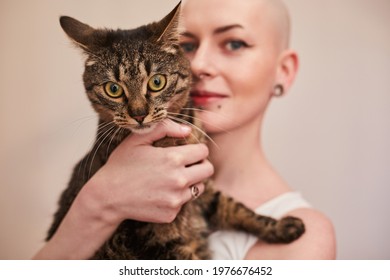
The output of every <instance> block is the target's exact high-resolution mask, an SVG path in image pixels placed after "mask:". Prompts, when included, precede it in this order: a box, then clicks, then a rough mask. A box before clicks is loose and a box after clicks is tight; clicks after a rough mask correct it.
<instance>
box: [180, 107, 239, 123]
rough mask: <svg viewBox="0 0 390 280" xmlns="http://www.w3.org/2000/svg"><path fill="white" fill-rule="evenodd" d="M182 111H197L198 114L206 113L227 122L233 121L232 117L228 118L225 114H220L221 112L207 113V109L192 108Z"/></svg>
mask: <svg viewBox="0 0 390 280" xmlns="http://www.w3.org/2000/svg"><path fill="white" fill-rule="evenodd" d="M182 109H184V110H191V111H197V112H206V113H209V114H214V115H217V116H218V117H221V118H223V119H225V120H226V121H232V118H231V117H229V116H227V115H225V114H222V113H219V112H213V111H207V110H205V109H200V108H191V107H184V108H182Z"/></svg>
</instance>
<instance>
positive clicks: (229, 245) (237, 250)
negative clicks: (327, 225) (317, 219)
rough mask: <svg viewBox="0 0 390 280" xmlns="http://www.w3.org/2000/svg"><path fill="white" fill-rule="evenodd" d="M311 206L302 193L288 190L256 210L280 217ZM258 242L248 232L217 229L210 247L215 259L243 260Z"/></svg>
mask: <svg viewBox="0 0 390 280" xmlns="http://www.w3.org/2000/svg"><path fill="white" fill-rule="evenodd" d="M309 207H310V204H309V203H308V202H307V201H306V200H305V199H304V198H303V197H302V195H301V194H300V193H298V192H287V193H284V194H282V195H279V196H277V197H275V198H273V199H271V200H269V201H267V202H265V203H264V204H262V205H261V206H260V207H258V208H257V209H255V212H256V213H258V214H261V215H265V216H270V217H273V218H275V219H279V218H281V217H282V216H284V215H286V214H287V213H288V212H290V211H292V210H295V209H298V208H309ZM256 242H257V238H256V237H255V236H253V235H251V234H248V233H244V232H238V231H217V232H214V233H213V234H211V235H210V237H209V248H210V249H211V251H212V254H213V255H212V257H213V259H214V260H242V259H244V258H245V256H246V254H247V253H248V251H249V249H250V248H251V247H252V246H253V245H255V243H256Z"/></svg>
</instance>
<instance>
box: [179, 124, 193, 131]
mask: <svg viewBox="0 0 390 280" xmlns="http://www.w3.org/2000/svg"><path fill="white" fill-rule="evenodd" d="M180 129H181V131H183V132H184V133H190V132H191V127H189V126H186V125H181V126H180Z"/></svg>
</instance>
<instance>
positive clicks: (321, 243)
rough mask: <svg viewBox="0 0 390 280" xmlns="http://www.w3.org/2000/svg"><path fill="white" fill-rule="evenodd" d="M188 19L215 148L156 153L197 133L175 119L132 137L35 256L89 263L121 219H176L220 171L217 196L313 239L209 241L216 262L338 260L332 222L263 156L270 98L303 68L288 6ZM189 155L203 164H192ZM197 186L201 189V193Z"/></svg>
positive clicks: (193, 11)
mask: <svg viewBox="0 0 390 280" xmlns="http://www.w3.org/2000/svg"><path fill="white" fill-rule="evenodd" d="M183 14H184V15H183V23H184V32H183V36H182V42H181V44H182V46H183V49H184V50H185V52H186V53H187V55H188V58H189V59H190V61H191V66H192V70H193V74H194V77H195V81H196V84H195V86H194V89H193V92H192V98H193V100H194V102H195V104H196V105H197V106H198V107H201V108H202V109H203V110H202V111H201V112H200V114H199V118H201V120H202V122H203V123H204V125H205V129H206V131H207V133H208V134H209V135H210V136H211V137H212V139H213V143H210V144H209V147H208V148H207V147H205V146H204V145H202V144H199V145H187V146H183V147H172V148H168V149H166V150H165V149H164V151H161V149H157V148H154V147H152V146H151V143H152V142H153V141H155V140H157V139H160V138H161V137H163V136H165V135H169V136H173V137H182V136H185V135H187V134H189V133H190V131H189V129H188V128H185V127H182V126H180V125H178V124H175V123H172V122H167V123H166V124H165V126H159V127H158V128H157V129H156V130H155V131H153V132H152V133H151V134H148V135H133V136H131V137H129V138H128V139H126V140H125V141H124V142H123V143H122V144H121V145H120V146H119V147H118V148H117V149H116V150H115V151H114V153H113V154H112V156H111V157H110V160H109V162H108V163H107V164H106V165H105V166H104V167H103V168H102V169H101V170H99V172H98V173H97V174H96V175H95V176H94V177H93V178H92V179H91V180H90V181H89V182H88V183H87V184H86V185H85V186H84V188H83V189H82V191H81V192H80V194H79V195H78V197H77V198H76V200H75V202H74V204H73V206H72V208H71V209H70V211H69V213H68V214H67V216H66V217H65V219H64V221H63V223H62V225H61V226H60V227H59V229H58V231H57V233H56V234H55V235H54V237H53V238H52V239H51V240H50V241H49V242H48V243H47V244H46V246H45V247H44V248H42V250H41V251H40V252H39V253H38V254H37V255H36V258H45V259H48V258H54V259H64V258H75V259H82V258H88V257H90V256H91V255H92V254H93V252H95V250H96V249H98V248H99V247H100V246H101V244H102V243H103V242H104V240H106V239H107V238H108V237H109V236H110V235H111V234H112V233H113V232H114V230H115V229H116V227H117V226H118V225H119V224H120V222H121V221H123V220H124V219H135V220H140V221H148V222H170V221H172V220H173V219H174V218H175V216H176V215H177V213H178V212H179V211H180V208H181V206H182V205H183V204H184V203H186V202H187V201H189V200H190V199H191V191H190V190H189V189H190V186H191V185H193V184H196V183H198V182H200V181H201V180H203V179H205V178H207V177H208V176H210V175H212V174H213V171H214V175H213V180H214V185H215V188H216V189H220V190H222V191H223V192H224V193H226V194H228V195H231V196H233V197H235V198H236V199H237V200H239V201H242V202H243V203H244V204H246V205H247V206H249V207H251V208H253V209H256V211H258V212H259V213H264V214H267V215H273V216H275V217H277V218H279V217H280V216H284V215H293V216H296V217H300V218H302V219H303V220H304V223H305V226H306V233H305V234H304V235H303V236H302V237H301V238H300V239H299V240H297V241H295V242H293V243H291V244H288V245H269V244H265V243H262V242H260V241H257V240H256V239H254V238H253V237H251V236H249V235H246V234H243V233H232V232H217V233H215V234H213V235H212V236H211V237H210V246H211V248H212V249H213V251H214V258H223V259H227V258H239V259H240V258H246V259H333V258H335V238H334V232H333V227H332V224H331V222H330V221H329V220H328V219H327V218H326V217H325V216H324V215H323V214H321V213H320V212H318V211H316V210H314V209H312V208H310V207H309V205H308V203H307V202H306V201H305V200H304V199H303V198H302V197H300V196H299V194H297V193H294V192H292V191H291V188H290V187H289V186H288V185H287V184H286V182H284V181H283V179H282V178H281V177H280V176H279V175H278V174H277V173H276V171H275V170H274V169H273V168H272V167H271V165H270V164H269V162H268V160H267V159H266V157H265V155H264V152H263V150H262V145H261V126H262V122H263V119H264V113H265V111H266V108H267V106H268V104H269V102H270V100H271V99H272V98H273V97H275V96H281V95H283V94H285V93H286V91H287V90H288V89H289V88H290V86H291V84H292V83H293V81H294V78H295V74H296V71H297V67H298V57H297V54H296V53H295V52H294V51H292V50H290V49H289V48H288V40H289V18H288V13H287V11H286V8H285V7H284V5H283V3H282V2H280V1H279V0H246V1H237V0H213V1H210V0H188V1H187V2H186V3H185V6H184V9H183ZM187 155H191V158H192V159H193V161H194V162H201V163H199V164H196V165H191V166H190V167H188V165H189V163H188V162H186V161H185V159H186V158H188V156H187ZM208 156H209V159H210V161H211V163H212V165H211V164H210V162H209V161H208V160H206V158H207V157H208ZM151 159H153V160H152V161H151ZM134 162H136V163H137V164H134ZM159 163H161V164H159ZM152 166H153V168H154V170H156V172H153V173H152V174H151V173H150V172H148V170H147V169H148V167H152ZM155 166H157V167H158V168H157V169H156V167H155ZM129 170H131V174H129ZM113 174H115V175H113ZM172 174H174V175H175V176H172ZM130 177H131V178H132V180H129V178H130ZM107 178H118V180H117V181H116V182H114V185H112V184H113V182H112V181H111V182H110V183H111V186H110V189H107V187H106V186H107V184H105V182H106V181H107V180H108V179H107ZM134 178H137V180H136V181H134ZM129 182H131V184H129ZM198 187H199V189H200V192H203V190H204V186H203V185H202V184H198ZM85 224H88V225H89V226H88V228H86V227H85V226H84V225H85Z"/></svg>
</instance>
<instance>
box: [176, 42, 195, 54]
mask: <svg viewBox="0 0 390 280" xmlns="http://www.w3.org/2000/svg"><path fill="white" fill-rule="evenodd" d="M180 46H181V48H182V49H183V51H184V52H185V53H190V52H193V51H195V50H196V45H195V43H181V44H180Z"/></svg>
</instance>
